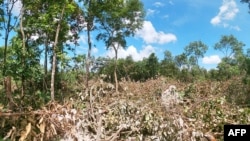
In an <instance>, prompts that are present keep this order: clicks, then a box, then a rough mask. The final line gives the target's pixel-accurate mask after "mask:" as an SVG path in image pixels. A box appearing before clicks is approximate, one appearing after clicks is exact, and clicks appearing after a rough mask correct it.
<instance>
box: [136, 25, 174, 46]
mask: <svg viewBox="0 0 250 141" xmlns="http://www.w3.org/2000/svg"><path fill="white" fill-rule="evenodd" d="M136 34H137V36H138V37H141V38H142V39H143V40H144V42H145V43H147V44H150V43H158V44H165V43H170V42H175V41H176V40H177V38H176V36H175V35H174V34H172V33H164V32H162V31H158V32H157V31H156V30H155V28H154V26H153V25H152V23H151V22H150V21H144V23H143V27H142V29H140V30H139V31H137V33H136Z"/></svg>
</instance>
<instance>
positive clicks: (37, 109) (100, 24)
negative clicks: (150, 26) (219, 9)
mask: <svg viewBox="0 0 250 141" xmlns="http://www.w3.org/2000/svg"><path fill="white" fill-rule="evenodd" d="M241 2H242V4H248V5H249V6H250V1H249V0H241ZM0 5H1V6H0V15H1V17H0V30H1V34H0V37H1V38H2V39H3V40H2V41H3V42H2V44H1V47H0V62H1V64H2V65H1V66H0V95H1V96H0V129H1V130H0V141H1V140H7V141H9V140H10V141H15V140H19V141H25V140H31V141H37V140H40V141H43V140H44V141H51V140H55V141H56V140H61V141H64V140H65V141H66V140H72V141H75V140H76V141H83V140H84V141H85V140H86V141H88V140H89V141H92V140H93V141H96V140H97V141H112V140H113V141H116V140H124V141H137V140H138V141H144V140H152V141H153V140H156V141H169V140H177V141H182V140H184V141H186V140H187V141H189V140H192V141H200V140H203V141H205V139H206V138H209V137H210V136H211V137H214V138H216V139H217V140H223V126H224V125H225V124H249V123H250V48H248V47H246V46H245V44H244V42H242V41H240V40H238V39H237V37H235V36H234V35H232V34H231V35H221V38H219V39H218V41H217V42H216V43H214V46H213V48H214V49H215V50H218V51H220V52H221V53H222V54H223V55H224V57H223V58H222V61H221V62H220V63H219V64H218V66H217V67H216V68H215V69H210V70H207V69H205V68H203V67H201V66H199V63H198V60H199V59H201V58H203V57H204V54H205V53H206V51H207V50H208V46H207V45H206V44H204V43H203V42H202V41H200V40H197V41H191V42H190V43H189V44H188V45H186V46H185V48H184V50H183V52H182V53H181V54H179V55H175V56H174V55H173V54H172V53H171V52H170V51H168V50H165V51H164V52H163V53H164V58H163V59H161V60H160V59H159V58H158V57H157V56H156V54H155V53H152V54H151V55H150V56H149V57H148V58H144V59H143V60H141V61H134V60H133V58H132V56H128V57H127V58H125V59H119V58H118V52H119V48H125V47H126V46H127V44H126V43H127V42H126V39H127V38H128V37H132V36H134V35H135V32H136V31H137V30H138V29H140V28H142V23H143V21H144V18H145V10H144V6H143V3H142V2H141V1H140V0H115V1H110V0H75V1H72V0H60V1H58V0H57V1H56V0H32V1H30V0H0ZM16 7H19V8H20V11H18V12H17V11H16V10H15V9H16ZM96 32H98V34H94V33H96ZM80 34H84V35H85V36H86V38H87V45H88V46H87V48H88V50H87V51H86V52H85V53H84V54H79V53H77V52H76V51H75V49H76V47H79V48H80V47H81V45H80V44H79V38H80ZM92 38H95V39H96V40H98V41H99V42H103V43H104V44H105V47H106V49H112V50H114V52H115V57H114V58H108V57H95V56H93V55H92V54H91V51H92V49H93V48H94V46H95V45H94V43H93V42H92ZM69 54H71V55H69ZM72 54H73V55H72ZM171 94H174V96H173V95H171ZM165 95H166V96H165ZM208 141H209V140H208Z"/></svg>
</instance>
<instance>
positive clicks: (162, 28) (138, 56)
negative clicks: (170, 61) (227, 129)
mask: <svg viewBox="0 0 250 141" xmlns="http://www.w3.org/2000/svg"><path fill="white" fill-rule="evenodd" d="M142 2H143V4H144V10H145V12H146V17H145V21H144V22H143V27H142V29H140V30H138V31H137V32H136V34H135V36H133V37H129V38H127V47H126V48H124V49H123V48H121V49H119V51H118V58H126V57H127V56H129V55H131V56H132V57H133V59H134V60H135V61H139V60H142V59H143V58H146V57H148V56H149V55H150V54H151V53H155V54H156V55H157V57H158V59H159V60H162V59H163V58H164V52H165V51H166V50H168V51H170V52H171V53H172V55H173V56H176V55H179V54H181V53H183V52H184V48H185V47H186V46H187V45H188V44H189V43H191V42H194V41H202V42H203V43H204V44H206V45H207V46H208V51H207V52H206V54H205V55H204V57H203V58H200V60H199V65H200V66H202V67H204V68H206V69H212V68H216V66H217V65H218V63H219V62H220V61H221V58H222V57H223V54H222V53H221V52H220V51H217V50H214V49H213V47H214V45H215V44H216V43H217V42H219V40H220V39H221V36H223V35H231V34H232V35H234V36H235V37H236V38H237V39H238V40H239V41H241V42H243V43H244V44H245V45H246V46H245V47H244V50H246V49H247V48H250V28H249V25H250V13H248V11H249V9H248V5H247V4H245V3H244V4H243V3H240V0H142ZM15 10H16V12H15V13H18V11H20V4H19V6H17V7H16V8H15ZM94 35H95V34H93V35H92V42H93V44H94V45H95V47H94V48H93V49H92V55H93V56H95V58H97V57H100V56H101V57H111V58H112V57H114V56H115V54H114V51H113V50H107V49H106V47H105V45H104V44H103V42H102V41H99V42H98V41H96V40H95V37H94ZM0 42H1V44H3V40H1V41H0ZM79 43H80V46H78V47H76V53H77V54H87V49H88V45H87V37H86V32H83V33H81V35H80V39H79Z"/></svg>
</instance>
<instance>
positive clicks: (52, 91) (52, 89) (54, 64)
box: [50, 4, 65, 101]
mask: <svg viewBox="0 0 250 141" xmlns="http://www.w3.org/2000/svg"><path fill="white" fill-rule="evenodd" d="M64 10H65V4H64V6H63V9H62V12H61V17H60V20H59V21H58V24H57V28H56V37H55V42H54V45H53V57H52V69H51V84H50V85H51V86H50V96H51V101H54V100H55V72H56V57H57V54H56V52H57V51H56V50H57V44H58V36H59V32H60V29H61V21H62V19H63V15H64Z"/></svg>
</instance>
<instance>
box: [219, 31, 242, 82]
mask: <svg viewBox="0 0 250 141" xmlns="http://www.w3.org/2000/svg"><path fill="white" fill-rule="evenodd" d="M244 46H245V45H244V44H243V43H242V42H240V41H238V40H237V38H235V37H234V36H233V35H223V36H222V37H221V39H220V41H219V42H218V43H216V44H215V46H214V49H216V50H220V51H221V52H222V53H223V54H224V57H223V58H222V62H221V63H220V64H219V65H218V68H219V72H220V73H221V75H224V76H226V77H225V79H228V78H230V77H231V76H234V75H238V74H240V73H241V72H242V70H241V69H240V67H241V66H242V65H243V62H244V55H243V47H244ZM223 79H224V78H223Z"/></svg>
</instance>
